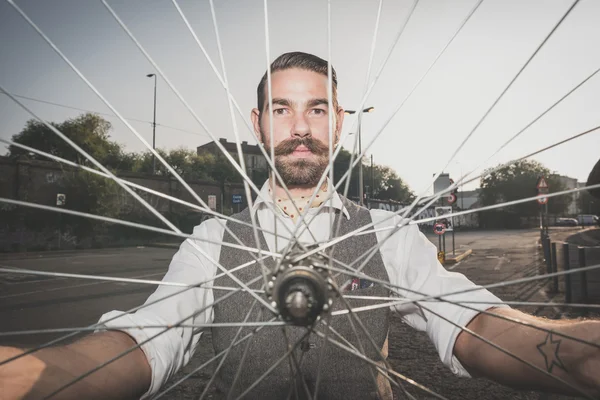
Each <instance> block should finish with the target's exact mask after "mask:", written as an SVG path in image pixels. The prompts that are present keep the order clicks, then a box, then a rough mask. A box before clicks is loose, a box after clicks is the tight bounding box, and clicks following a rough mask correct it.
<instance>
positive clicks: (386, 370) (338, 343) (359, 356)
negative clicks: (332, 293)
mask: <svg viewBox="0 0 600 400" xmlns="http://www.w3.org/2000/svg"><path fill="white" fill-rule="evenodd" d="M316 334H317V335H319V336H321V337H324V336H325V335H324V334H323V333H321V332H316ZM328 340H329V342H330V343H331V344H333V345H335V346H337V347H339V348H340V349H342V350H345V351H346V352H348V353H349V354H352V355H354V356H356V357H358V358H360V359H361V360H363V361H365V362H367V363H369V364H371V365H373V366H374V367H375V368H376V369H378V370H379V371H380V372H384V373H388V374H390V375H393V376H395V377H396V378H399V379H401V380H402V381H404V382H406V383H409V384H411V385H412V386H415V387H417V388H419V389H421V390H422V391H424V392H426V393H429V394H430V395H432V396H434V397H436V398H438V399H441V400H448V399H447V398H446V397H444V396H442V395H440V394H438V393H436V392H434V391H432V390H431V389H429V388H428V387H427V386H424V385H421V384H420V383H417V382H416V381H415V380H413V379H410V378H407V377H406V376H404V375H402V374H400V373H399V372H396V371H394V370H393V369H383V368H381V366H380V365H379V364H377V363H376V362H375V361H373V360H371V359H370V358H369V357H366V356H364V355H362V354H360V353H359V352H358V351H356V350H355V349H352V348H350V347H348V346H346V345H344V344H342V343H340V342H338V341H337V340H335V339H332V338H331V337H329V338H328ZM391 382H393V383H395V384H396V385H397V386H399V384H398V383H397V382H395V381H394V380H391ZM407 393H408V392H407Z"/></svg>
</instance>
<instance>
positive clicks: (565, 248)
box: [563, 243, 572, 303]
mask: <svg viewBox="0 0 600 400" xmlns="http://www.w3.org/2000/svg"><path fill="white" fill-rule="evenodd" d="M563 259H564V263H565V272H568V271H570V270H571V265H570V264H569V244H568V243H563ZM571 298H572V296H571V274H565V303H571Z"/></svg>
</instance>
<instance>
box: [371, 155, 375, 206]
mask: <svg viewBox="0 0 600 400" xmlns="http://www.w3.org/2000/svg"><path fill="white" fill-rule="evenodd" d="M374 190H375V175H373V154H371V195H370V197H371V198H373V191H374Z"/></svg>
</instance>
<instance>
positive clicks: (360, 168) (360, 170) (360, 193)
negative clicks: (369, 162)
mask: <svg viewBox="0 0 600 400" xmlns="http://www.w3.org/2000/svg"><path fill="white" fill-rule="evenodd" d="M361 125H362V112H360V111H359V112H358V157H359V159H360V162H359V163H358V197H359V202H358V204H360V205H361V206H364V205H365V201H364V193H363V192H364V187H363V185H364V181H363V179H364V178H363V165H362V161H363V157H362V138H361V136H362V132H361V131H362V129H361Z"/></svg>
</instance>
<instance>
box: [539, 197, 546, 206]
mask: <svg viewBox="0 0 600 400" xmlns="http://www.w3.org/2000/svg"><path fill="white" fill-rule="evenodd" d="M537 201H538V203H540V204H546V203H547V202H548V198H547V197H540V198H539V199H537Z"/></svg>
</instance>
